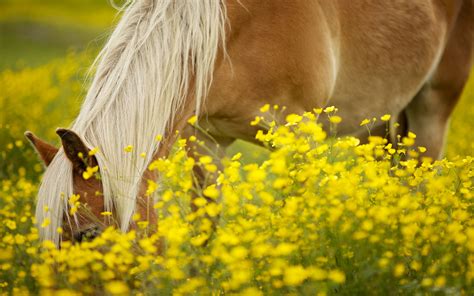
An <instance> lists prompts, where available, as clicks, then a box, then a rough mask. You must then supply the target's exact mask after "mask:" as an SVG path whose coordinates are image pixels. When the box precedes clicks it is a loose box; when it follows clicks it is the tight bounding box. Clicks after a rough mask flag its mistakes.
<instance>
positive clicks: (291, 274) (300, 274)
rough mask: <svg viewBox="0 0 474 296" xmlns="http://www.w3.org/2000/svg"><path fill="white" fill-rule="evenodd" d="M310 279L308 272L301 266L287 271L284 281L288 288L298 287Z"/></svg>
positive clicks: (291, 267)
mask: <svg viewBox="0 0 474 296" xmlns="http://www.w3.org/2000/svg"><path fill="white" fill-rule="evenodd" d="M307 277H308V273H307V271H306V270H305V269H304V268H303V267H302V266H301V265H297V266H290V267H287V268H286V269H285V274H284V277H283V281H284V283H285V284H286V285H288V286H298V285H300V284H301V283H303V281H304V280H306V278H307Z"/></svg>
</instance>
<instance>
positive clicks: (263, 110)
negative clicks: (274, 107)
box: [260, 104, 270, 113]
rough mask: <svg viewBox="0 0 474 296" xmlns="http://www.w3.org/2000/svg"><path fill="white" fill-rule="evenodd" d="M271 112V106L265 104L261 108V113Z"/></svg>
mask: <svg viewBox="0 0 474 296" xmlns="http://www.w3.org/2000/svg"><path fill="white" fill-rule="evenodd" d="M268 110H270V104H265V105H263V107H261V108H260V112H262V113H265V112H267V111H268Z"/></svg>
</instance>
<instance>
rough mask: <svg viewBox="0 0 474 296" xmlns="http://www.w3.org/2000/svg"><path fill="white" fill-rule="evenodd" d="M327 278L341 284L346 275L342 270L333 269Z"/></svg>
mask: <svg viewBox="0 0 474 296" xmlns="http://www.w3.org/2000/svg"><path fill="white" fill-rule="evenodd" d="M328 279H330V280H331V281H333V282H335V283H337V284H343V283H344V282H345V281H346V275H345V274H344V272H342V271H340V270H337V269H335V270H331V271H330V272H329V273H328Z"/></svg>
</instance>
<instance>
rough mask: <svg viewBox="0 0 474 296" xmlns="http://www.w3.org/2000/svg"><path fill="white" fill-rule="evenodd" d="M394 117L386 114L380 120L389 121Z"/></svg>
mask: <svg viewBox="0 0 474 296" xmlns="http://www.w3.org/2000/svg"><path fill="white" fill-rule="evenodd" d="M391 117H392V116H391V115H390V114H385V115H383V116H382V117H380V120H382V121H389V120H390V118H391Z"/></svg>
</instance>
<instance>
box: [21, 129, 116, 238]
mask: <svg viewBox="0 0 474 296" xmlns="http://www.w3.org/2000/svg"><path fill="white" fill-rule="evenodd" d="M56 133H57V134H58V136H59V137H60V138H61V143H62V149H63V150H64V153H65V155H66V157H67V159H68V160H69V161H70V162H71V164H72V169H73V180H72V181H73V192H74V196H72V197H67V198H68V209H69V210H68V211H64V217H63V218H62V220H63V223H62V224H63V225H65V227H63V228H64V229H63V230H62V231H63V234H62V238H63V240H73V241H83V240H85V239H92V238H94V237H96V236H97V235H98V234H100V232H101V231H102V230H103V228H104V227H106V226H107V225H108V224H110V221H109V220H111V219H108V218H107V217H106V215H104V211H105V209H104V198H103V195H102V182H101V180H100V171H99V166H98V162H97V159H96V157H95V156H94V155H93V152H91V149H89V148H88V147H87V146H86V145H85V144H84V142H83V141H82V140H81V138H80V137H79V136H78V135H77V134H76V133H75V132H73V131H71V130H68V129H58V130H56ZM25 136H26V138H27V139H28V140H29V141H30V142H31V144H32V146H33V147H34V148H35V150H36V152H37V153H38V154H39V156H40V158H41V159H42V161H43V163H44V165H45V166H46V167H48V166H49V164H50V163H51V162H52V161H53V159H54V157H55V156H56V154H57V152H58V151H59V149H58V148H56V147H54V146H53V145H51V144H49V143H47V142H45V141H43V140H41V139H40V138H38V137H36V136H35V135H34V134H33V133H32V132H29V131H28V132H26V133H25Z"/></svg>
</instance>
